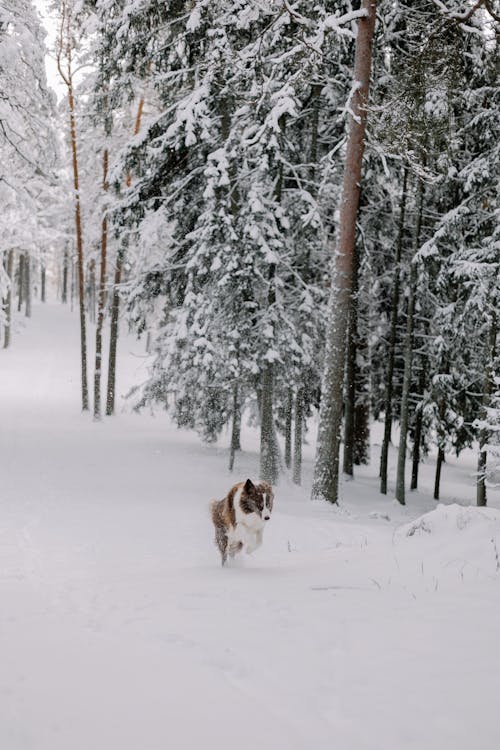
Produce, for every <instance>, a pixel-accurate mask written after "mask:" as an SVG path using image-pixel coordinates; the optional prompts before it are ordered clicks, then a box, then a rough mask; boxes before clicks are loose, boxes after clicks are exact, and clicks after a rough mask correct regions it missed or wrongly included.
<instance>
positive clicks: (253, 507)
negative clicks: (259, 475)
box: [240, 479, 274, 521]
mask: <svg viewBox="0 0 500 750" xmlns="http://www.w3.org/2000/svg"><path fill="white" fill-rule="evenodd" d="M273 500H274V494H273V488H272V487H271V485H270V484H268V483H267V482H258V483H257V484H254V483H253V482H252V481H251V480H250V479H247V481H246V482H245V484H244V485H243V490H242V492H241V500H240V505H241V509H242V511H243V512H244V513H256V514H257V515H258V516H259V517H260V518H261V519H262V520H263V521H269V519H270V518H271V513H272V510H273Z"/></svg>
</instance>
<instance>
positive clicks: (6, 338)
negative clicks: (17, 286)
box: [3, 250, 14, 349]
mask: <svg viewBox="0 0 500 750" xmlns="http://www.w3.org/2000/svg"><path fill="white" fill-rule="evenodd" d="M5 270H6V272H7V276H8V277H9V290H8V292H7V297H6V299H5V307H4V310H5V327H4V331H3V348H4V349H7V348H8V347H9V346H10V339H11V328H12V284H13V281H14V279H13V272H14V251H13V250H9V252H8V255H7V267H6V269H5Z"/></svg>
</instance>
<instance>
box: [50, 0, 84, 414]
mask: <svg viewBox="0 0 500 750" xmlns="http://www.w3.org/2000/svg"><path fill="white" fill-rule="evenodd" d="M72 43H73V42H72V28H71V8H70V7H69V3H68V2H67V1H66V0H63V2H62V4H61V26H60V31H59V44H58V50H57V67H58V70H59V74H60V76H61V78H62V80H63V81H64V83H65V84H66V87H67V89H68V110H69V130H70V141H71V155H72V164H73V187H74V191H75V198H74V199H75V230H76V250H77V262H78V296H79V306H80V359H81V381H82V410H83V411H86V410H88V408H89V389H88V381H87V333H86V324H85V280H84V262H83V234H82V215H81V207H80V180H79V173H78V147H77V139H76V120H75V99H74V94H73V67H72ZM63 56H64V58H65V62H66V71H63V68H62V59H63Z"/></svg>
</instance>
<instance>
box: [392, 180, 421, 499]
mask: <svg viewBox="0 0 500 750" xmlns="http://www.w3.org/2000/svg"><path fill="white" fill-rule="evenodd" d="M423 194H424V188H423V183H422V180H419V182H418V188H417V218H416V224H415V234H414V239H413V253H412V258H411V262H410V283H409V296H408V310H407V318H406V338H405V349H404V374H403V390H402V393H401V415H400V420H399V424H400V435H399V450H398V469H397V476H396V499H397V500H398V501H399V502H400V503H401V505H405V467H406V439H407V435H408V422H409V405H410V387H411V375H412V362H413V327H414V313H415V295H416V291H417V290H416V286H417V266H416V261H415V256H416V254H417V251H418V249H419V247H420V229H421V226H422V206H423Z"/></svg>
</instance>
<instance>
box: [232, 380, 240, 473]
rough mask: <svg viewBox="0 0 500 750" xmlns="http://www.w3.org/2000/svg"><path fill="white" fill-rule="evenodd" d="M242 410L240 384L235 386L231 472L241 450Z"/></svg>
mask: <svg viewBox="0 0 500 750" xmlns="http://www.w3.org/2000/svg"><path fill="white" fill-rule="evenodd" d="M240 435H241V409H240V397H239V388H238V383H236V384H235V385H234V386H233V421H232V429H231V445H230V448H229V471H232V470H233V468H234V458H235V454H236V451H239V450H241V441H240Z"/></svg>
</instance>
